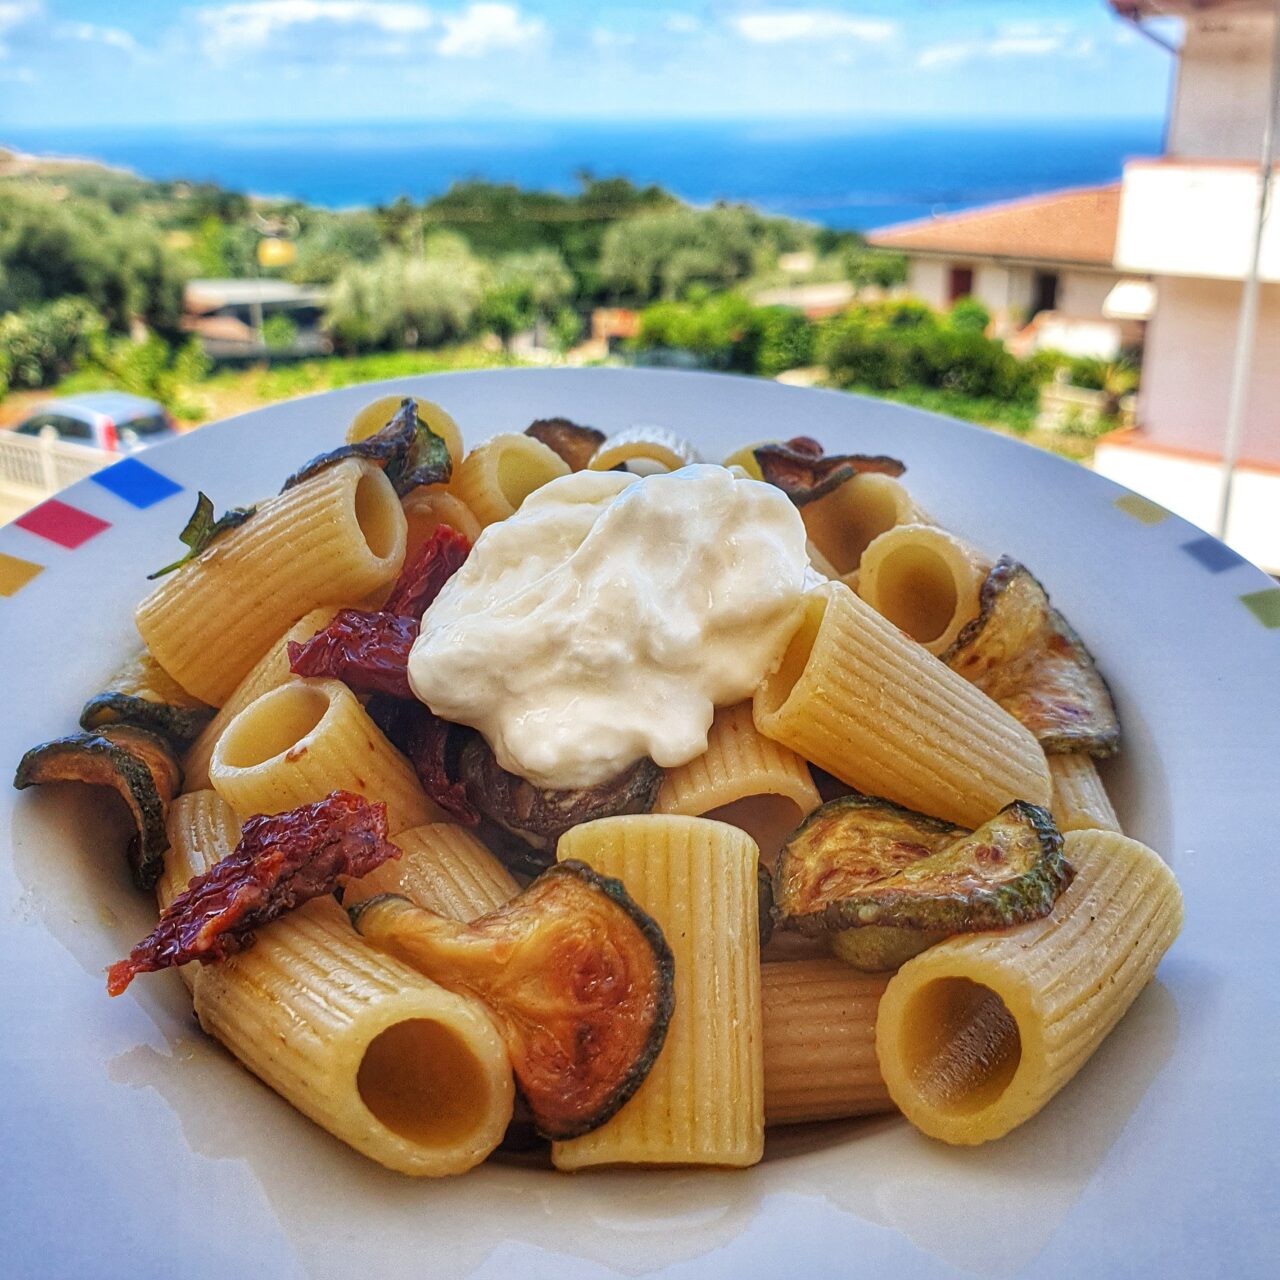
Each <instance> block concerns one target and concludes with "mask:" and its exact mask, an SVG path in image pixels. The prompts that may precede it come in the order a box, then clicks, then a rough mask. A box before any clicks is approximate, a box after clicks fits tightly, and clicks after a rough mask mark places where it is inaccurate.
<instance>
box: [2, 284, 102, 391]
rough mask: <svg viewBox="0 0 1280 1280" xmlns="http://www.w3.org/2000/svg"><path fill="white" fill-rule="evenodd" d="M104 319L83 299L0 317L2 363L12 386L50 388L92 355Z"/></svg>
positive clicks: (42, 306) (65, 300) (50, 304)
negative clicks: (90, 352) (91, 350)
mask: <svg viewBox="0 0 1280 1280" xmlns="http://www.w3.org/2000/svg"><path fill="white" fill-rule="evenodd" d="M106 327H107V326H106V322H105V321H104V320H103V318H102V316H101V315H100V314H99V313H98V312H97V311H96V310H95V309H94V307H93V305H92V304H91V303H90V302H89V301H87V300H86V299H85V298H59V299H57V300H56V301H55V302H46V303H41V304H40V305H38V306H34V307H29V308H28V309H26V310H25V311H13V312H10V313H9V314H8V315H6V316H4V317H3V318H2V319H0V366H2V367H3V369H4V370H5V373H6V374H7V377H6V383H7V385H8V386H14V387H46V386H48V385H49V384H50V383H53V382H56V381H57V380H58V379H59V378H60V377H62V375H63V374H66V373H69V372H70V371H71V370H72V369H74V368H76V367H77V366H78V365H79V364H80V363H81V362H82V361H83V360H84V359H85V358H86V357H87V356H88V354H89V350H90V346H91V345H92V343H93V342H94V340H95V339H97V338H98V337H100V336H101V335H102V334H103V333H104V332H105V331H106Z"/></svg>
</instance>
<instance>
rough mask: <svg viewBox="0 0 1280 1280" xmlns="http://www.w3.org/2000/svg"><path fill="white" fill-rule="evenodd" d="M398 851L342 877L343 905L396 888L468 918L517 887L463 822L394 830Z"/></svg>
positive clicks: (496, 903)
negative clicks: (365, 869)
mask: <svg viewBox="0 0 1280 1280" xmlns="http://www.w3.org/2000/svg"><path fill="white" fill-rule="evenodd" d="M393 839H394V842H395V843H396V845H398V846H399V848H400V853H401V856H400V857H399V858H398V859H396V860H394V861H391V862H384V863H383V864H382V866H380V867H378V868H377V869H376V870H374V871H371V872H370V873H369V874H368V875H367V876H363V877H362V878H361V879H359V880H350V881H348V882H347V885H346V888H345V889H344V891H343V895H342V901H343V904H344V905H346V906H349V905H351V904H352V903H355V902H360V901H362V900H363V899H365V898H371V897H373V896H374V895H375V894H379V893H398V894H402V895H403V896H404V897H406V898H408V899H409V900H410V901H411V902H415V903H417V905H418V906H420V907H428V908H429V909H430V910H432V911H435V912H438V913H439V914H440V915H442V916H449V917H450V918H451V919H454V920H473V919H474V918H475V917H476V916H482V915H484V914H485V913H486V912H488V911H493V910H494V909H495V908H497V907H500V906H502V904H503V903H504V902H506V901H508V900H509V899H511V898H514V897H515V895H516V894H517V893H518V892H519V888H520V886H519V885H518V884H516V881H515V877H514V876H513V875H512V874H511V872H510V871H508V870H507V869H506V867H504V866H503V865H502V863H501V862H499V861H498V859H497V858H495V857H494V856H493V854H491V853H490V852H489V850H488V849H487V848H486V847H485V846H484V845H483V844H482V843H481V842H480V841H479V840H478V839H477V838H476V837H475V836H474V835H472V833H471V832H470V831H468V830H467V828H465V827H460V826H457V825H456V824H454V823H451V822H429V823H427V824H426V825H425V826H421V827H413V828H411V829H410V830H408V831H399V832H396V833H395V835H394V837H393Z"/></svg>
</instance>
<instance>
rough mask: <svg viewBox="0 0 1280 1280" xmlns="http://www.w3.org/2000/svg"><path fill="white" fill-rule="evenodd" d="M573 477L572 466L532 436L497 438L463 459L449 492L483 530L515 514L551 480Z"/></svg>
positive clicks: (473, 450)
mask: <svg viewBox="0 0 1280 1280" xmlns="http://www.w3.org/2000/svg"><path fill="white" fill-rule="evenodd" d="M568 474H569V464H568V463H567V462H565V460H564V459H563V458H561V457H560V455H559V454H558V453H556V452H555V450H554V449H550V448H548V447H547V446H546V445H545V444H543V443H542V441H541V440H535V439H533V437H532V436H520V435H497V436H494V437H493V438H492V439H490V440H487V441H485V443H484V444H482V445H479V446H478V447H476V448H475V449H472V450H471V452H470V453H469V454H467V456H466V457H465V458H464V459H463V462H462V465H461V466H460V467H459V468H458V470H457V473H456V474H455V475H454V478H453V480H452V482H451V483H450V486H449V489H450V492H451V493H453V494H454V495H455V496H456V497H457V498H459V499H460V500H461V501H462V502H464V503H466V505H467V507H468V509H469V510H470V511H471V513H472V515H474V516H475V518H476V519H477V520H478V521H479V523H480V525H481V527H484V526H486V525H491V524H493V523H494V522H495V521H498V520H505V519H506V518H507V517H508V516H509V515H513V514H514V513H515V511H516V510H517V509H518V508H519V506H520V504H521V503H522V502H523V501H524V500H525V499H526V498H527V497H528V496H529V495H530V494H531V493H532V492H533V491H534V490H535V489H540V488H541V487H542V486H543V485H544V484H546V483H548V481H551V480H555V479H557V478H558V477H559V476H567V475H568Z"/></svg>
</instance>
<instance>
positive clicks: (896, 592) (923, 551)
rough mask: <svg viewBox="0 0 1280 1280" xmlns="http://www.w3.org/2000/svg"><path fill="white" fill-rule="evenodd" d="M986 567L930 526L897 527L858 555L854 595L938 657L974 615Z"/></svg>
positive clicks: (958, 542) (981, 558)
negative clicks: (855, 592) (859, 557)
mask: <svg viewBox="0 0 1280 1280" xmlns="http://www.w3.org/2000/svg"><path fill="white" fill-rule="evenodd" d="M990 568H991V563H990V561H988V560H987V559H986V558H985V557H984V556H982V555H980V554H979V553H978V552H977V551H975V550H974V549H973V548H972V547H970V546H968V545H966V544H965V543H964V542H962V541H961V540H960V539H959V538H957V537H956V536H955V535H954V534H950V533H948V532H947V531H946V530H945V529H939V528H938V527H937V526H936V525H929V524H900V525H895V526H894V527H893V528H892V529H889V530H887V531H886V532H884V533H882V534H880V536H879V537H877V538H875V539H874V540H873V541H872V542H871V544H870V545H869V546H868V547H867V549H866V550H865V551H864V552H863V553H862V559H861V560H860V562H859V565H858V583H857V592H858V594H859V595H860V596H861V597H862V598H863V599H864V600H865V601H866V602H867V603H868V604H869V605H870V606H871V607H872V608H873V609H874V610H875V611H876V612H877V613H879V614H881V615H883V616H884V617H886V618H888V619H889V621H890V622H892V623H893V624H894V625H895V626H897V627H901V629H902V630H903V631H905V632H906V633H907V635H909V636H910V637H911V638H912V639H913V640H915V641H918V642H919V643H920V644H921V645H923V646H924V647H925V648H926V649H928V650H929V652H930V653H933V654H941V653H943V652H944V651H945V650H946V649H947V647H948V646H949V645H950V644H951V642H952V641H953V640H954V639H955V638H956V636H958V635H959V634H960V629H961V628H962V627H963V626H964V624H965V623H966V622H968V621H969V620H970V619H971V618H975V617H977V615H978V594H979V592H980V591H981V590H982V583H983V580H984V579H985V578H986V576H987V572H988V570H989V569H990Z"/></svg>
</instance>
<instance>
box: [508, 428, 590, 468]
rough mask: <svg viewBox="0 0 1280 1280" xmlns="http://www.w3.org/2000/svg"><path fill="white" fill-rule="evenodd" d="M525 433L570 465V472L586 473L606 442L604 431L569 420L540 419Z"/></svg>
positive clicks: (526, 429) (525, 430)
mask: <svg viewBox="0 0 1280 1280" xmlns="http://www.w3.org/2000/svg"><path fill="white" fill-rule="evenodd" d="M524 433H525V435H527V436H532V437H533V438H534V439H535V440H538V441H540V442H541V443H542V444H545V445H546V446H547V448H548V449H550V450H551V451H552V452H553V453H557V454H559V455H560V457H561V458H563V459H564V461H565V462H567V463H568V464H569V470H570V471H585V470H586V469H587V463H589V462H590V461H591V459H592V457H593V456H594V455H595V452H596V450H597V449H599V448H600V446H601V445H602V444H604V440H605V435H604V432H603V431H597V430H596V429H595V427H584V426H581V425H579V424H578V423H576V422H570V421H569V419H568V418H539V419H538V420H537V422H532V423H530V424H529V425H528V426H527V427H525V429H524Z"/></svg>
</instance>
